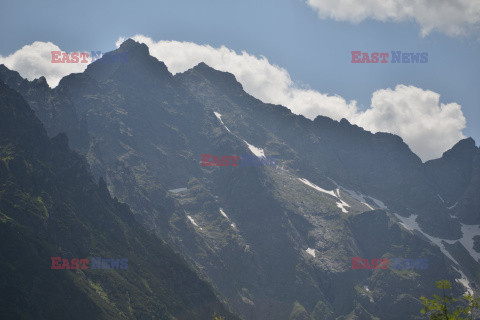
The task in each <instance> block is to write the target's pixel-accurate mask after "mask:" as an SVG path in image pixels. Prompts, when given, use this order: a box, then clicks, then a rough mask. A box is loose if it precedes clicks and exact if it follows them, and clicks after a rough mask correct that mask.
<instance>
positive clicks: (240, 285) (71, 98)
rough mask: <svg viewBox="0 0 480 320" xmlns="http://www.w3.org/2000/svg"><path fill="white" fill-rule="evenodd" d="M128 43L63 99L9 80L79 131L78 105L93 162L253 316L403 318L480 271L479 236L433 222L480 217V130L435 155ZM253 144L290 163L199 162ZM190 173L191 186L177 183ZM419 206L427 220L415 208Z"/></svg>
mask: <svg viewBox="0 0 480 320" xmlns="http://www.w3.org/2000/svg"><path fill="white" fill-rule="evenodd" d="M124 52H128V53H129V61H128V63H122V64H119V63H117V64H115V63H110V64H101V61H100V60H99V61H97V62H94V63H92V64H91V65H89V66H88V68H87V70H86V71H85V72H84V73H81V74H72V75H69V76H67V77H65V78H63V79H62V80H61V82H60V84H59V86H58V87H57V88H55V89H53V90H47V92H48V94H49V95H51V96H52V98H50V101H66V102H65V104H59V105H57V107H56V108H54V107H52V106H50V105H44V104H41V103H39V102H38V101H37V100H39V98H38V95H36V92H37V91H38V90H39V89H36V88H35V86H34V85H33V84H34V82H29V81H26V80H23V79H21V78H18V77H17V76H16V75H15V73H14V72H13V71H10V70H8V69H6V68H5V67H4V66H0V79H4V81H6V83H7V84H9V85H10V86H12V88H14V89H15V90H18V91H19V92H20V93H21V94H22V95H23V96H24V97H25V99H26V100H27V101H28V102H29V103H30V104H31V105H32V108H33V109H34V110H35V112H36V113H37V114H44V118H45V119H46V120H45V121H46V122H47V123H51V124H52V125H51V129H50V130H51V132H52V134H56V133H59V132H64V131H65V130H66V128H64V127H62V125H63V120H62V118H63V117H64V111H63V110H64V109H65V110H71V112H70V113H69V114H74V115H75V117H73V116H71V119H75V118H76V119H77V120H76V121H77V122H75V123H74V125H72V126H71V127H72V128H79V130H78V131H77V132H73V131H72V130H70V133H69V132H67V135H69V137H70V135H75V136H76V137H75V138H74V137H72V138H70V139H71V141H72V146H73V147H74V148H75V149H76V150H78V151H80V152H81V153H83V154H85V155H86V157H87V159H88V162H89V165H90V168H91V170H92V172H93V173H94V175H95V176H96V177H103V178H104V179H105V181H106V183H107V185H108V189H109V190H110V192H111V193H112V195H114V196H115V197H117V198H118V199H119V200H120V201H122V202H125V203H127V204H128V205H129V206H131V208H132V210H133V212H134V213H135V216H136V218H137V219H138V220H139V221H141V222H143V223H144V225H145V226H146V227H147V228H149V229H151V230H153V231H155V232H156V233H157V234H158V235H160V236H161V237H162V238H163V239H164V240H165V241H166V242H167V243H168V244H169V245H170V246H171V247H172V248H174V249H175V250H176V251H177V252H179V253H180V254H181V255H182V256H184V257H185V258H186V259H187V260H188V262H189V263H190V264H191V265H192V266H194V267H195V268H196V270H197V271H198V272H199V273H201V274H202V275H204V276H205V277H207V278H208V279H210V281H212V283H213V284H214V285H215V287H216V288H217V289H218V291H219V292H220V293H221V294H222V295H223V296H224V297H225V299H226V301H227V302H228V303H229V305H230V306H231V307H232V308H233V309H234V310H235V311H237V312H238V313H239V314H241V315H242V316H243V317H245V318H246V319H262V320H263V319H272V320H273V319H275V320H278V319H298V317H301V316H304V317H309V319H310V318H311V319H335V318H336V317H342V316H345V317H347V316H348V315H356V316H357V317H358V318H359V319H370V318H371V317H372V316H376V317H379V318H382V319H384V318H385V319H405V318H410V317H411V316H412V315H417V314H418V310H419V309H420V307H419V304H418V300H417V299H418V297H419V296H420V295H428V292H429V290H430V289H429V288H433V287H434V285H433V284H434V281H435V280H439V279H441V278H447V279H450V280H451V281H452V283H454V285H455V290H456V291H457V292H460V291H461V290H462V289H464V288H463V287H462V286H461V285H460V284H457V283H456V282H455V281H454V280H455V279H459V278H460V277H465V276H467V277H468V278H469V280H470V282H471V286H472V287H473V288H474V289H475V288H476V287H477V286H478V285H480V274H477V273H476V270H477V269H478V261H476V262H475V260H474V262H473V264H471V263H470V262H469V264H468V265H469V267H468V268H466V267H465V268H464V267H463V266H466V265H467V263H466V262H465V261H466V260H465V259H468V258H469V257H470V254H473V253H472V252H471V251H468V250H471V249H472V248H464V245H463V244H461V243H466V242H464V241H463V240H462V242H461V243H460V242H457V245H453V246H447V245H441V247H440V248H439V247H438V246H436V245H434V244H432V243H431V242H430V241H429V239H428V238H427V237H426V236H425V235H424V234H422V232H426V233H427V235H428V234H429V235H431V236H434V237H436V238H438V239H440V243H442V239H444V240H448V241H450V240H451V241H453V243H455V240H456V239H459V238H462V230H463V229H462V228H464V227H463V224H467V223H469V224H479V222H478V219H479V217H480V211H479V208H480V204H479V203H478V199H479V197H478V192H479V191H478V190H480V189H479V188H478V185H479V183H480V179H478V178H479V176H478V173H479V172H478V171H479V168H480V167H479V166H478V163H479V161H478V155H479V153H480V151H479V148H477V147H476V146H475V143H474V142H473V145H472V141H473V140H472V141H470V139H466V140H463V141H460V142H459V143H458V144H457V145H456V146H455V147H453V148H452V149H451V150H450V151H448V152H447V153H446V154H444V157H442V158H441V159H437V160H433V161H430V162H427V163H425V164H423V163H422V162H421V160H420V159H419V158H418V157H417V156H416V155H415V154H414V153H412V152H411V150H410V149H409V148H408V146H407V145H406V144H405V143H404V142H403V141H402V139H401V138H400V137H398V136H395V135H392V134H387V133H376V134H372V133H370V132H368V131H365V130H363V129H362V128H360V127H358V126H355V125H351V124H350V123H349V122H348V121H347V120H345V119H343V120H342V121H340V122H338V121H334V120H331V119H329V118H327V117H322V116H319V117H317V118H316V119H315V120H314V121H311V120H308V119H306V118H304V117H303V116H298V115H294V114H293V113H292V112H291V111H290V110H288V109H287V108H285V107H283V106H277V105H272V104H265V103H262V102H261V101H259V100H258V99H255V98H253V97H252V96H250V95H248V94H247V93H245V92H244V91H243V88H242V86H241V84H240V83H238V82H237V81H236V80H235V77H234V76H233V75H232V74H229V73H226V72H220V71H217V70H214V69H212V68H210V67H209V66H207V65H206V64H204V63H201V64H199V65H197V66H196V67H194V68H192V69H190V70H188V71H186V72H184V73H181V74H177V75H175V76H173V75H171V74H170V73H169V72H168V70H167V68H166V66H165V64H164V63H163V62H160V61H158V60H156V59H155V58H153V57H151V56H150V55H149V54H148V47H147V46H145V45H144V44H138V43H136V42H135V41H133V40H131V39H129V40H127V41H125V42H124V43H123V44H122V45H121V46H120V48H119V49H117V50H116V51H113V52H112V53H107V54H116V53H124ZM131 57H132V58H131ZM67 102H68V103H67ZM35 108H37V109H38V110H37V109H35ZM45 110H53V111H52V112H46V111H45ZM219 117H220V118H219ZM40 118H41V117H40ZM78 119H81V120H78ZM220 120H221V121H220ZM42 121H44V120H42ZM85 137H87V141H88V143H85ZM253 147H255V148H257V149H262V151H263V152H264V153H265V155H267V156H277V158H279V159H280V165H279V167H277V168H269V167H257V168H255V167H253V168H234V167H233V168H232V167H216V168H211V167H202V166H201V165H200V161H201V154H205V153H208V154H216V155H224V154H228V155H239V154H248V153H251V152H252V151H251V150H252V148H253ZM452 159H453V160H452ZM458 161H461V166H459V165H458V163H459V162H458ZM178 188H187V190H186V191H183V192H177V193H173V192H168V190H172V189H178ZM322 190H323V191H322ZM455 202H458V203H457V205H456V206H454V204H455ZM449 208H450V209H449ZM412 215H416V216H418V218H417V220H416V222H418V224H419V228H421V229H420V230H416V229H415V226H413V225H411V224H410V225H408V223H407V222H408V221H409V220H408V221H407V220H402V219H405V218H407V217H412ZM399 221H400V222H402V224H403V225H402V224H399ZM462 223H463V224H462ZM403 226H405V227H407V229H408V230H407V229H406V228H404V227H403ZM409 230H410V231H409ZM419 231H422V232H419ZM371 235H378V237H379V239H381V241H377V240H376V238H375V237H372V236H371ZM465 252H466V255H467V256H465V255H463V253H465ZM445 253H449V255H450V256H452V257H453V256H454V257H455V258H453V259H455V260H456V262H458V263H459V264H460V266H456V265H455V262H452V261H451V260H450V258H449V257H447V256H446V254H445ZM352 256H364V257H365V258H369V259H372V258H381V257H387V258H388V257H393V256H397V257H398V256H404V257H407V258H408V257H411V258H417V257H418V258H420V257H424V256H425V257H428V259H429V261H431V263H430V265H431V266H435V267H434V268H433V267H431V268H430V269H429V270H427V271H425V272H422V271H418V272H417V271H415V272H413V273H399V272H394V271H392V270H378V271H377V270H376V271H367V270H362V271H361V272H359V271H358V270H351V268H350V264H351V261H350V258H351V257H352ZM470 259H473V258H472V257H470ZM457 260H458V261H457ZM464 260H465V261H464ZM456 268H457V269H458V268H459V270H460V271H462V272H463V273H462V274H460V273H459V272H458V271H457V270H456ZM365 287H367V288H368V290H366V289H364V288H365ZM372 301H373V302H372ZM339 319H341V318H339Z"/></svg>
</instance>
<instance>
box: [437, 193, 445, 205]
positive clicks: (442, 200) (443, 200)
mask: <svg viewBox="0 0 480 320" xmlns="http://www.w3.org/2000/svg"><path fill="white" fill-rule="evenodd" d="M437 196H438V198H439V199H440V200H441V201H442V202H443V203H445V201H444V200H443V198H442V197H441V196H440V195H439V194H438V193H437Z"/></svg>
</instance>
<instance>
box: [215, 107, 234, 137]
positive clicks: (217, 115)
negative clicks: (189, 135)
mask: <svg viewBox="0 0 480 320" xmlns="http://www.w3.org/2000/svg"><path fill="white" fill-rule="evenodd" d="M213 113H214V114H215V117H217V119H218V120H219V121H220V123H221V124H222V125H223V127H224V128H225V129H227V131H228V132H230V133H232V131H230V129H228V127H227V126H226V125H225V123H223V120H222V115H221V114H220V113H218V112H215V111H214V112H213Z"/></svg>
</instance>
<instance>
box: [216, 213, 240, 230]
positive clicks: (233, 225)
mask: <svg viewBox="0 0 480 320" xmlns="http://www.w3.org/2000/svg"><path fill="white" fill-rule="evenodd" d="M220 213H221V214H222V216H224V217H225V219H227V220H228V221H230V222H231V223H230V226H231V227H232V228H233V229H235V230H237V226H235V223H233V222H232V220H230V218H229V217H228V216H227V214H226V213H225V211H223V209H222V208H220Z"/></svg>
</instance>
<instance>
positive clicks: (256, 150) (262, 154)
mask: <svg viewBox="0 0 480 320" xmlns="http://www.w3.org/2000/svg"><path fill="white" fill-rule="evenodd" d="M243 142H245V143H246V144H247V145H248V149H250V151H252V153H253V154H254V155H255V156H257V157H258V158H265V152H263V149H260V148H257V147H255V146H254V145H251V144H250V143H248V142H247V141H245V140H243Z"/></svg>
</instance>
